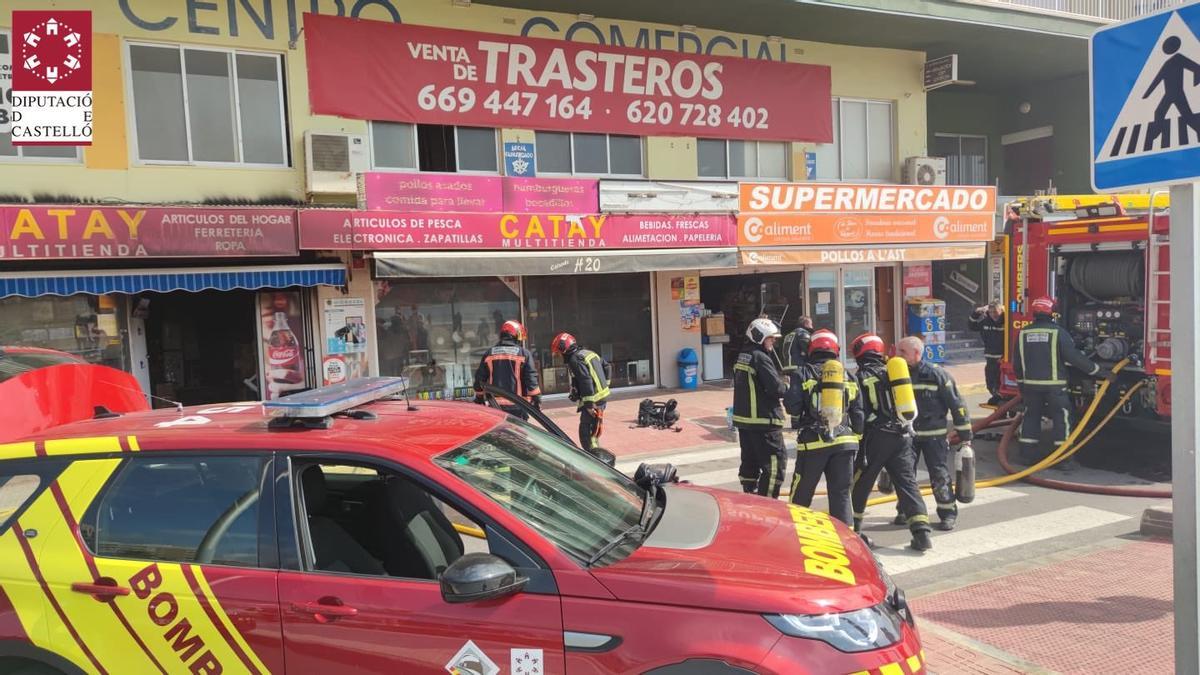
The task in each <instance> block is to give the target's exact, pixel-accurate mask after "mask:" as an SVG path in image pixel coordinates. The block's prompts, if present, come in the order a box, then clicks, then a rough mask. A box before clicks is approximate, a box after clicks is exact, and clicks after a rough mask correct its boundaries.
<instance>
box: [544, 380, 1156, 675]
mask: <svg viewBox="0 0 1200 675" xmlns="http://www.w3.org/2000/svg"><path fill="white" fill-rule="evenodd" d="M956 370H958V371H959V374H958V376H957V379H958V381H959V384H960V388H961V389H963V390H964V391H965V392H967V393H968V394H969V395H968V397H967V398H968V403H969V405H970V406H971V407H972V410H974V411H976V417H980V416H983V415H985V414H986V413H987V411H986V410H984V409H981V408H979V407H978V404H979V403H980V402H982V401H983V400H984V399H985V398H986V393H985V392H984V391H983V387H982V382H981V380H982V364H979V367H978V368H976V369H974V372H975V373H978V375H977V376H976V377H972V369H971V368H970V367H958V368H957V369H956ZM647 396H649V394H641V395H635V396H634V397H631V398H630V399H629V400H628V401H627V402H626V401H615V402H614V403H613V404H612V405H611V406H610V413H609V419H608V423H609V424H610V429H611V428H612V426H615V425H612V422H613V420H614V418H621V417H623V416H624V415H628V416H629V423H632V419H633V418H634V417H635V416H636V408H637V402H638V401H640V400H641V399H642V398H646V397H647ZM667 397H674V398H676V399H677V400H679V401H680V408H681V412H682V414H683V416H684V424H685V431H684V432H682V433H678V434H676V433H673V432H660V431H654V430H649V429H636V430H630V429H625V428H622V429H618V430H616V431H613V432H612V434H611V436H610V435H609V433H608V432H606V435H605V441H606V442H605V446H606V447H609V448H610V449H612V450H613V451H614V452H615V453H616V454H617V455H618V466H619V467H620V468H622V469H623V470H625V471H632V470H633V469H635V468H636V467H637V464H638V463H640V462H641V461H643V460H646V461H667V462H671V463H673V464H675V465H676V466H677V468H678V469H679V473H680V476H681V478H683V479H685V480H690V481H692V482H694V483H697V484H702V485H709V486H714V487H721V488H727V489H734V490H736V489H738V484H737V477H736V474H737V464H738V450H737V446H736V443H735V441H736V439H735V436H734V435H733V434H731V433H729V432H727V431H726V430H725V418H724V408H725V406H727V405H728V402H729V400H730V391H729V389H728V387H727V386H726V387H712V386H706V387H702V388H701V389H700V390H697V391H695V392H684V393H679V394H676V393H673V392H671V393H657V394H655V395H653V398H655V399H659V400H661V399H665V398H667ZM556 415H558V416H560V417H561V418H562V419H564V420H572V419H573V415H574V411H573V410H571V409H566V410H563V409H559V410H558V411H556ZM622 426H625V425H622ZM569 429H571V430H573V429H574V427H573V426H572V427H569ZM1098 438H1099V439H1100V440H1099V441H1098V442H1106V443H1110V444H1114V445H1116V446H1117V447H1118V449H1122V448H1123V449H1124V450H1125V451H1128V449H1129V448H1130V447H1137V444H1142V446H1144V445H1145V444H1147V443H1157V442H1166V440H1165V439H1154V438H1147V437H1137V438H1132V437H1127V436H1126V435H1122V434H1121V433H1119V432H1116V431H1109V430H1106V432H1105V433H1103V434H1100V435H1099V436H1098ZM793 442H794V441H793ZM790 444H791V442H790V443H789V445H790ZM975 447H976V452H977V455H978V457H979V475H980V478H981V479H982V478H983V477H985V476H993V475H1001V474H1003V471H1002V469H1001V468H1000V467H999V465H998V463H997V462H996V461H995V441H994V440H984V439H981V440H979V441H977V442H976V443H975ZM790 455H791V456H792V457H794V448H792V449H790ZM1047 475H1049V476H1052V477H1054V478H1057V479H1060V480H1072V481H1079V482H1092V483H1100V484H1125V485H1130V484H1138V485H1148V484H1150V483H1147V482H1146V481H1141V480H1139V479H1136V478H1133V477H1131V476H1128V475H1125V474H1114V473H1109V472H1105V471H1099V470H1096V469H1089V468H1077V469H1075V470H1072V471H1058V470H1050V471H1048V472H1047ZM790 477H791V476H790V471H789V476H788V478H789V479H790ZM920 478H921V479H922V480H925V479H926V476H925V475H924V472H923V471H922V472H921V475H920ZM1158 503H1160V502H1159V501H1158V500H1149V499H1133V498H1115V497H1107V496H1102V495H1090V494H1081V493H1073V492H1062V491H1055V490H1047V489H1044V488H1040V487H1037V486H1032V485H1029V484H1026V483H1011V484H1008V485H1004V486H1002V487H997V488H988V489H981V490H980V491H979V493H978V495H977V497H976V499H975V501H974V502H973V503H971V504H965V505H960V517H959V527H958V528H957V529H956V530H955V531H953V532H940V531H936V530H935V532H934V540H933V541H934V549H933V550H932V551H930V552H928V553H926V554H924V555H919V554H916V553H914V552H912V551H910V550H909V549H908V548H907V543H908V532H907V531H906V530H905V529H904V528H898V527H894V526H892V525H891V523H890V521H891V517H892V515H893V514H894V506H892V505H891V504H883V505H879V506H874V507H871V508H870V509H868V512H867V517H866V520H865V523H864V530H865V531H866V532H867V533H869V534H870V536H871V537H872V538H873V539H874V540H875V542H876V544H877V549H876V553H877V555H878V556H879V558H880V559H881V560H882V561H883V564H884V566H885V568H887V569H888V570H889V571H890V572H891V573H892V575H893V577H895V578H896V580H897V583H899V584H900V585H901V586H902V587H903V588H905V589H906V591H907V592H908V596H909V598H910V600H911V601H912V602H913V606H914V608H915V610H916V616H917V621H918V627H919V629H920V630H921V632H922V639H923V641H924V645H925V650H926V653H927V655H928V659H927V660H928V669H929V672H931V673H937V674H938V675H946V674H948V673H971V674H978V673H1054V672H1062V673H1097V672H1115V671H1117V670H1120V671H1124V672H1137V673H1170V672H1172V669H1173V662H1172V660H1171V659H1172V658H1173V655H1172V625H1171V607H1170V602H1171V553H1170V551H1171V549H1170V544H1169V542H1166V541H1164V540H1153V539H1147V538H1146V537H1144V536H1142V535H1141V534H1140V533H1139V525H1140V518H1141V515H1142V512H1143V510H1144V509H1146V507H1148V506H1151V505H1155V504H1158ZM927 505H928V507H929V511H930V513H931V514H932V513H933V506H934V505H933V503H932V499H931V498H928V499H927ZM813 508H816V509H823V508H825V503H824V501H823V499H822V498H820V497H818V498H817V500H816V501H815V502H814V504H813ZM934 519H935V520H936V517H935V518H934Z"/></svg>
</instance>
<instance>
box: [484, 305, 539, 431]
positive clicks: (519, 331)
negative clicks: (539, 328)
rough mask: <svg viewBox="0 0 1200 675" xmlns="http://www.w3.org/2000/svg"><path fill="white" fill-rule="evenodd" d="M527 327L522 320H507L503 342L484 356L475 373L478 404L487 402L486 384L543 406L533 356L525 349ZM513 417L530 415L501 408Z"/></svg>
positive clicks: (502, 331) (516, 408)
mask: <svg viewBox="0 0 1200 675" xmlns="http://www.w3.org/2000/svg"><path fill="white" fill-rule="evenodd" d="M524 343H525V326H523V325H521V322H520V321H505V322H504V325H502V326H501V327H500V341H499V342H497V343H496V344H495V346H493V347H491V348H490V349H488V350H487V352H485V353H484V355H483V359H481V360H480V361H479V368H478V369H476V370H475V402H476V403H483V402H484V399H485V397H484V392H483V385H485V384H490V385H491V386H493V387H496V388H498V389H503V390H504V391H507V392H509V393H511V394H512V395H513V396H514V397H517V398H523V399H525V400H526V401H529V402H530V403H532V404H533V407H535V408H540V407H542V390H541V389H540V388H539V387H538V376H537V368H536V367H534V365H533V354H530V353H529V350H528V349H525V345H524ZM500 407H501V408H503V409H504V411H505V412H507V413H508V414H510V415H516V416H517V417H520V418H521V419H523V420H527V419H529V415H528V414H527V413H526V412H525V411H524V410H522V409H520V408H518V407H516V406H511V405H502V406H500Z"/></svg>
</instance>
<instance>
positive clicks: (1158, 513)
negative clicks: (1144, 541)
mask: <svg viewBox="0 0 1200 675" xmlns="http://www.w3.org/2000/svg"><path fill="white" fill-rule="evenodd" d="M1173 523H1174V517H1173V510H1172V503H1171V502H1163V503H1162V504H1157V505H1155V506H1151V507H1148V508H1147V509H1146V510H1145V511H1143V512H1142V526H1141V532H1142V534H1144V535H1146V536H1148V537H1164V538H1166V539H1170V538H1171V534H1172V527H1173Z"/></svg>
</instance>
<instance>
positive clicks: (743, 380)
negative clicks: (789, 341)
mask: <svg viewBox="0 0 1200 675" xmlns="http://www.w3.org/2000/svg"><path fill="white" fill-rule="evenodd" d="M777 361H778V359H776V358H775V355H774V354H773V353H771V352H768V351H767V350H765V349H763V348H762V346H761V345H754V346H753V348H751V349H747V350H745V351H743V352H741V353H740V354H738V358H737V362H736V363H735V364H734V366H733V426H735V427H737V428H739V429H770V428H775V427H782V426H783V423H784V415H783V407H782V406H781V405H780V402H779V399H780V398H781V397H782V396H783V395H784V393H786V392H787V381H786V380H785V379H784V378H783V377H782V376H780V374H779V367H778V365H777Z"/></svg>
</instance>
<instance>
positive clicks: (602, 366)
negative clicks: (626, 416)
mask: <svg viewBox="0 0 1200 675" xmlns="http://www.w3.org/2000/svg"><path fill="white" fill-rule="evenodd" d="M606 366H607V364H606V363H605V362H604V359H602V358H600V355H599V354H597V353H596V352H593V351H591V350H590V349H576V350H575V351H573V352H571V353H570V354H568V355H567V370H568V371H569V372H570V373H571V388H573V389H574V390H575V392H576V393H577V394H579V401H578V405H577V406H576V408H583V407H584V406H586V405H587V404H589V403H593V404H594V403H601V402H603V401H605V400H607V399H608V394H609V389H608V368H607V367H606Z"/></svg>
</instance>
